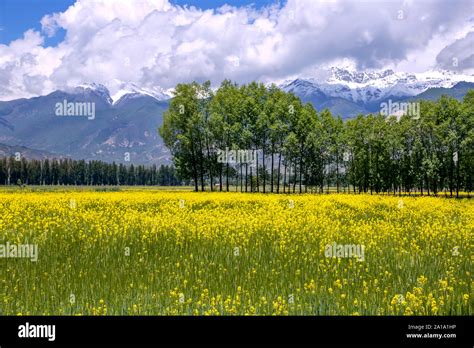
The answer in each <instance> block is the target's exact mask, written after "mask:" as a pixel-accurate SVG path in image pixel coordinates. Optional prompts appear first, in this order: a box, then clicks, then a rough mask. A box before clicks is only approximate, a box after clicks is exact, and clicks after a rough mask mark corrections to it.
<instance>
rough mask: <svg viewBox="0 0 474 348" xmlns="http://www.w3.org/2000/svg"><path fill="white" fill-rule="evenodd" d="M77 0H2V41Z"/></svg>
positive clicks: (205, 0)
mask: <svg viewBox="0 0 474 348" xmlns="http://www.w3.org/2000/svg"><path fill="white" fill-rule="evenodd" d="M112 1H113V0H112ZM130 1H133V0H130ZM74 2H75V0H0V44H9V43H10V42H11V41H13V40H16V39H18V38H21V37H22V36H23V33H24V32H25V31H27V30H28V29H36V30H41V24H40V20H41V18H42V17H43V16H44V15H46V14H50V13H54V12H62V11H65V10H66V9H67V8H68V7H69V6H71V5H72V4H74ZM171 2H172V3H174V4H177V5H181V6H184V5H189V6H196V7H199V8H202V9H210V8H216V7H220V6H222V5H224V4H229V5H233V6H249V5H253V6H255V7H256V8H260V7H262V6H266V5H269V4H273V3H275V2H277V0H225V1H219V0H172V1H171ZM63 38H64V31H62V30H61V31H59V32H57V33H56V35H55V36H54V37H52V38H48V37H45V46H55V45H56V44H57V43H58V42H60V41H62V40H63Z"/></svg>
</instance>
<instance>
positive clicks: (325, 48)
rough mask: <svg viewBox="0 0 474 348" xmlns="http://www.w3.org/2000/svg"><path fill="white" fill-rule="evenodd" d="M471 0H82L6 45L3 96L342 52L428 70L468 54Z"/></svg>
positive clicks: (313, 60)
mask: <svg viewBox="0 0 474 348" xmlns="http://www.w3.org/2000/svg"><path fill="white" fill-rule="evenodd" d="M471 4H472V3H471V1H470V0H460V1H458V2H457V3H456V6H452V4H450V3H449V2H443V1H441V0H432V1H428V0H422V1H416V2H415V1H398V0H385V1H374V0H372V1H370V0H369V1H364V2H359V1H355V0H353V1H317V2H316V1H306V0H288V2H286V3H285V4H284V5H283V6H281V7H279V6H277V5H274V6H270V7H267V8H263V9H260V10H256V9H254V8H250V7H241V8H235V7H231V6H227V5H226V6H223V7H221V8H219V9H216V10H205V11H204V10H200V9H196V8H194V7H189V8H188V7H179V6H175V5H172V4H170V3H169V2H168V1H167V0H137V1H129V0H114V1H107V0H103V1H98V0H95V1H90V0H77V2H76V3H75V4H74V5H73V6H71V7H69V8H68V9H67V10H66V11H64V12H62V13H55V14H50V15H47V16H45V17H44V18H43V19H42V21H41V24H42V27H43V33H38V32H36V31H33V30H29V31H27V32H26V33H25V34H24V37H23V38H21V39H18V40H16V41H13V42H12V43H10V44H9V45H0V99H3V100H7V99H13V98H18V97H30V96H33V95H38V94H44V93H48V92H51V91H53V90H54V89H57V88H62V87H65V86H74V85H77V84H80V83H82V82H96V83H102V84H105V85H107V86H108V87H109V88H110V89H111V90H112V92H114V88H115V87H116V86H115V85H114V81H115V80H119V81H127V82H133V83H136V84H137V85H140V86H143V87H153V86H161V87H163V88H170V87H173V86H174V85H175V84H176V83H179V82H188V81H192V80H200V81H202V80H207V79H210V80H211V81H212V82H213V83H215V84H217V83H219V82H220V81H221V80H222V79H224V78H230V79H233V80H236V81H238V82H248V81H251V80H255V79H260V80H279V79H284V78H286V77H288V76H295V75H299V74H308V73H311V74H313V75H316V74H317V73H318V69H319V67H321V66H328V65H331V64H334V63H335V62H340V61H343V60H344V58H345V59H346V61H350V62H352V63H354V64H356V66H357V67H358V68H359V69H365V68H383V67H387V66H390V67H395V68H396V69H397V68H398V69H403V70H405V71H423V70H426V69H430V68H432V67H435V66H439V65H440V64H439V62H437V60H436V57H437V56H438V54H439V53H440V52H443V54H442V55H441V56H440V57H438V60H443V59H444V60H446V59H448V58H450V57H451V56H454V55H456V56H460V57H464V56H466V53H463V52H459V50H465V49H468V46H467V45H466V44H461V42H458V44H456V45H454V43H455V42H457V40H460V39H462V38H463V37H467V34H468V33H469V32H472V31H473V29H472V22H471V23H470V22H469V16H470V15H472V11H471V6H472V5H471ZM58 28H62V29H64V30H65V32H66V36H65V39H64V41H63V42H61V43H60V44H59V45H58V46H56V47H48V48H45V47H43V36H52V35H54V34H55V32H56V31H57V29H58ZM450 47H451V48H452V49H453V50H454V49H455V50H456V53H453V54H450V53H449V50H450ZM467 56H468V55H467ZM443 57H444V58H443ZM470 61H472V59H471V60H469V59H464V60H463V64H462V65H460V66H461V68H464V67H465V66H466V65H469V62H470ZM469 68H472V67H469V66H467V67H466V69H469Z"/></svg>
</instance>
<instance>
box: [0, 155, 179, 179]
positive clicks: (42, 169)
mask: <svg viewBox="0 0 474 348" xmlns="http://www.w3.org/2000/svg"><path fill="white" fill-rule="evenodd" d="M0 184H4V185H16V184H20V185H24V184H26V185H159V186H176V185H183V184H186V182H183V181H182V180H180V179H179V178H178V177H177V175H176V170H175V169H174V168H173V167H172V166H167V165H161V166H159V167H157V166H156V165H152V166H145V165H133V164H130V165H124V164H122V163H120V164H116V163H115V162H114V163H106V162H103V161H88V162H87V161H85V160H73V159H70V158H66V159H43V160H36V159H26V158H25V157H20V156H11V157H3V158H1V159H0Z"/></svg>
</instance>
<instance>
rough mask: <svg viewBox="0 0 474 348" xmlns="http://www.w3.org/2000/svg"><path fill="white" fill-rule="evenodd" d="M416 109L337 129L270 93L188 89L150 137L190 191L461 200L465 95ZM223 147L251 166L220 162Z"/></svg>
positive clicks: (250, 88)
mask: <svg viewBox="0 0 474 348" xmlns="http://www.w3.org/2000/svg"><path fill="white" fill-rule="evenodd" d="M414 102H415V101H413V102H412V103H414ZM416 103H419V105H417V106H418V108H413V109H414V110H418V113H417V115H407V114H406V113H405V114H404V115H399V116H385V115H382V113H378V114H371V115H368V116H364V115H359V116H357V117H355V118H353V119H349V120H347V121H343V120H342V118H341V117H340V116H333V115H332V114H331V112H330V111H329V110H327V109H325V110H322V111H320V112H317V111H316V110H315V109H314V107H313V106H312V105H311V104H310V103H303V102H302V101H301V100H300V99H299V98H298V97H297V96H295V95H294V94H292V93H287V92H284V91H282V90H280V89H279V88H277V87H276V86H274V85H272V86H265V85H263V84H261V83H256V82H252V83H250V84H246V85H240V86H239V85H237V84H236V83H233V82H231V81H229V80H225V81H224V82H223V83H222V84H221V86H220V87H219V88H218V89H217V90H215V91H213V90H212V89H211V87H210V83H209V82H205V83H203V84H199V83H196V82H194V83H189V84H179V85H177V86H176V88H175V92H174V98H173V99H172V100H171V102H170V105H169V108H168V109H167V111H165V113H164V115H163V125H162V126H161V127H160V128H159V134H160V135H161V136H162V138H163V140H164V143H165V145H166V146H167V147H168V148H169V150H170V151H171V154H172V155H173V161H174V166H175V167H176V170H177V173H178V175H179V176H180V177H182V178H184V179H187V180H191V181H192V183H193V185H194V190H195V191H198V190H199V189H200V190H202V191H204V190H206V187H209V186H210V190H219V191H223V190H224V191H229V190H232V189H235V190H240V191H245V192H275V193H281V192H283V193H288V192H300V193H301V192H308V191H311V192H324V191H325V190H327V191H329V189H330V188H331V189H334V190H335V191H337V192H340V191H345V192H347V191H351V192H354V193H361V192H371V193H373V192H375V193H393V194H397V193H398V194H401V193H402V192H404V193H411V192H418V193H421V194H428V195H430V194H437V193H438V192H440V191H445V192H449V194H450V195H451V196H452V195H453V193H454V194H455V195H459V192H460V191H466V192H470V191H471V190H472V187H473V168H474V127H473V125H474V90H470V91H469V92H468V93H467V94H466V96H465V97H464V99H463V101H462V102H460V101H458V100H456V99H454V98H451V97H447V96H442V97H441V98H440V99H439V100H437V101H426V100H420V101H416ZM224 149H225V150H226V151H227V149H230V150H231V151H234V152H233V153H234V154H235V153H238V151H242V150H245V151H257V152H256V153H257V154H258V155H257V156H256V161H255V162H256V163H249V162H242V161H241V162H239V161H235V158H233V157H234V155H231V157H232V158H231V160H229V158H228V157H225V158H226V159H225V160H224V161H223V160H222V156H221V154H222V151H223V150H224Z"/></svg>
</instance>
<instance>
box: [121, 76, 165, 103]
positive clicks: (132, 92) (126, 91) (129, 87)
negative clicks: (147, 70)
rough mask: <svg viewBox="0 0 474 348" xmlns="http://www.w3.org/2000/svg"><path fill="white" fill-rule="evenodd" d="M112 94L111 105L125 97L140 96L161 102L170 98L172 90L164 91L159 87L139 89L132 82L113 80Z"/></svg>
mask: <svg viewBox="0 0 474 348" xmlns="http://www.w3.org/2000/svg"><path fill="white" fill-rule="evenodd" d="M113 89H114V93H113V95H112V100H113V103H114V104H116V103H117V102H118V101H119V100H120V99H122V98H123V97H125V96H128V97H134V96H140V95H147V96H150V97H153V98H155V99H156V100H159V101H162V100H167V99H170V98H171V97H172V90H165V89H164V88H161V87H159V86H156V87H152V88H143V87H139V86H138V85H137V84H135V83H132V82H123V81H119V80H114V88H113Z"/></svg>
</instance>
